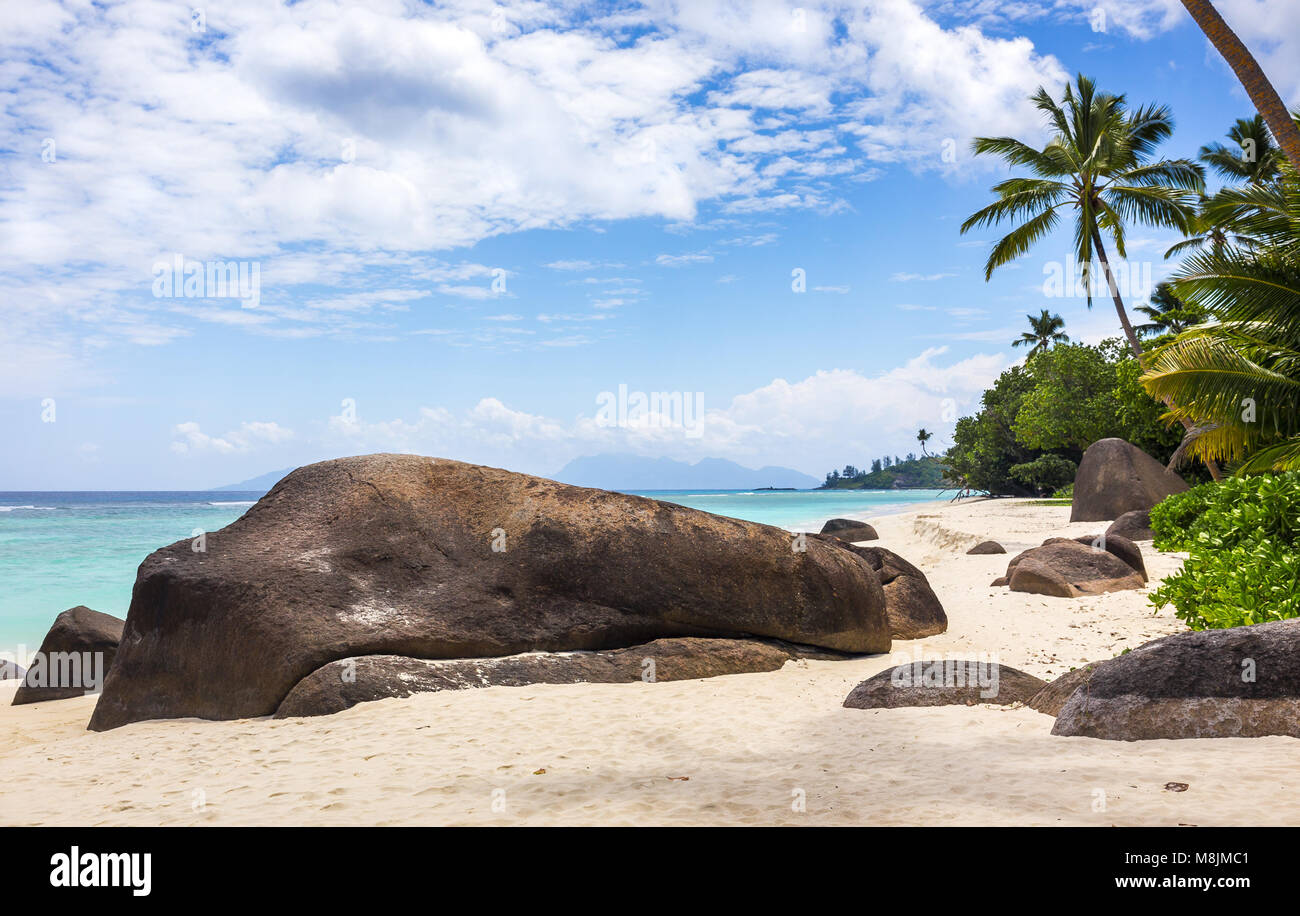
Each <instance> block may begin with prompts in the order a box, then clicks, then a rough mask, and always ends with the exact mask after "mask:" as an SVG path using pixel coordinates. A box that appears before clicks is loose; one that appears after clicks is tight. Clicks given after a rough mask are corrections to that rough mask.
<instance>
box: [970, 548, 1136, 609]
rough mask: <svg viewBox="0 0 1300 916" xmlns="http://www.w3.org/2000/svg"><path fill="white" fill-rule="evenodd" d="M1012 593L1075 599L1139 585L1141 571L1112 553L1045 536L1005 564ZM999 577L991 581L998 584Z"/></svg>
mask: <svg viewBox="0 0 1300 916" xmlns="http://www.w3.org/2000/svg"><path fill="white" fill-rule="evenodd" d="M1005 578H1006V579H1007V584H1008V585H1010V586H1011V590H1012V591H1013V592H1029V593H1031V594H1035V595H1051V596H1054V597H1057V598H1078V597H1079V596H1081V595H1100V594H1103V593H1104V592H1115V591H1120V590H1123V589H1129V588H1142V586H1143V585H1144V584H1145V580H1144V579H1143V577H1142V573H1140V572H1138V571H1137V570H1136V569H1134V568H1133V567H1132V566H1129V565H1128V564H1127V563H1125V562H1124V561H1123V560H1121V559H1119V558H1118V557H1117V556H1115V555H1114V554H1113V553H1109V552H1108V551H1105V550H1098V549H1096V548H1094V547H1092V546H1090V545H1085V544H1081V543H1079V542H1078V541H1073V540H1068V539H1055V540H1052V539H1049V542H1048V543H1046V544H1044V545H1043V546H1042V547H1035V548H1033V549H1032V550H1026V551H1025V552H1024V553H1022V554H1020V555H1019V556H1017V557H1015V559H1013V560H1012V561H1011V563H1010V564H1009V565H1008V567H1007V575H1006V577H1005ZM1000 581H1001V580H998V581H995V582H994V584H995V585H996V584H999V582H1000Z"/></svg>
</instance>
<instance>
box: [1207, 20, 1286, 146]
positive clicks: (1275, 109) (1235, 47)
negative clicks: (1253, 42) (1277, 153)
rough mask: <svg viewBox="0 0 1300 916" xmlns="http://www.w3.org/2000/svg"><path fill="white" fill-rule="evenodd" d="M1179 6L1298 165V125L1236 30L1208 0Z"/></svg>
mask: <svg viewBox="0 0 1300 916" xmlns="http://www.w3.org/2000/svg"><path fill="white" fill-rule="evenodd" d="M1183 6H1185V7H1186V8H1187V12H1188V13H1190V14H1191V16H1192V18H1193V19H1195V20H1196V24H1197V25H1198V26H1200V27H1201V31H1202V32H1204V33H1205V37H1206V38H1208V39H1209V40H1210V43H1211V44H1212V45H1214V47H1215V48H1217V49H1218V51H1219V53H1220V54H1222V55H1223V59H1224V60H1226V61H1227V62H1228V66H1230V67H1231V68H1232V70H1233V72H1234V73H1236V74H1237V79H1239V80H1241V85H1242V86H1243V87H1245V89H1246V94H1247V95H1249V96H1250V100H1251V102H1252V103H1254V105H1255V108H1256V109H1257V110H1258V111H1259V113H1260V114H1261V115H1263V116H1264V120H1265V121H1267V122H1268V126H1269V128H1270V129H1271V130H1272V131H1273V136H1274V137H1276V138H1277V142H1278V145H1279V146H1280V147H1281V148H1282V150H1283V152H1285V154H1286V157H1287V158H1288V159H1290V160H1291V164H1292V165H1293V166H1295V167H1296V168H1300V126H1297V125H1296V123H1295V121H1294V120H1292V118H1291V117H1290V115H1288V114H1287V110H1286V106H1285V105H1283V104H1282V97H1281V96H1279V95H1278V94H1277V90H1276V89H1274V88H1273V84H1272V83H1270V82H1269V81H1268V77H1267V76H1265V75H1264V70H1263V68H1261V67H1260V65H1259V61H1257V60H1255V56H1254V55H1253V54H1251V53H1250V49H1249V48H1247V47H1246V45H1245V44H1244V43H1243V42H1242V40H1241V39H1240V38H1238V37H1237V33H1236V32H1234V31H1232V29H1230V28H1229V27H1228V23H1226V22H1224V21H1223V17H1222V16H1220V15H1219V11H1218V10H1216V9H1215V8H1214V4H1213V3H1211V2H1210V0H1183Z"/></svg>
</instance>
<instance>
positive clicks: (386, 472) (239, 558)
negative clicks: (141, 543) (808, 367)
mask: <svg viewBox="0 0 1300 916" xmlns="http://www.w3.org/2000/svg"><path fill="white" fill-rule="evenodd" d="M206 547H207V550H206V552H202V553H196V552H194V551H193V550H191V548H190V544H189V542H188V541H181V542H179V543H177V544H173V545H171V546H170V547H166V548H163V549H162V550H159V551H157V552H155V553H153V554H151V555H150V556H149V557H147V558H146V559H145V561H144V562H143V563H142V564H141V565H140V572H139V575H138V577H137V579H136V584H135V590H134V593H133V596H132V601H131V610H130V613H129V614H128V616H127V622H126V632H125V635H124V637H123V640H122V647H121V649H120V650H119V653H118V657H117V661H116V663H115V664H114V666H113V670H112V671H111V672H110V674H109V677H108V681H107V683H106V684H105V686H104V694H103V696H102V697H101V698H100V701H99V704H98V706H97V707H96V709H95V713H94V716H93V717H92V719H91V723H90V727H91V728H92V729H94V730H104V729H108V728H115V727H117V726H119V725H124V724H126V723H127V722H134V721H137V720H140V719H153V718H172V717H178V716H198V717H202V718H212V719H232V718H240V717H245V716H263V715H270V714H272V713H274V712H275V711H276V709H277V708H278V707H279V705H280V702H281V701H282V700H283V699H284V698H285V696H286V695H287V694H288V693H289V691H290V690H291V689H292V688H293V687H294V685H295V684H297V683H298V682H299V681H300V680H302V679H303V678H304V677H306V676H307V675H309V674H311V672H313V671H315V670H316V669H317V668H320V667H321V666H322V665H326V664H328V663H329V662H331V661H334V660H336V659H340V658H348V657H351V656H360V655H404V656H410V657H414V658H474V657H482V656H504V655H514V654H517V653H520V652H533V651H547V652H553V651H563V650H574V649H593V650H594V649H611V648H620V647H626V646H633V645H638V644H640V643H644V642H648V641H650V640H654V639H659V638H664V637H682V636H711V637H735V636H759V637H766V638H774V639H782V640H786V641H789V642H793V643H800V644H805V645H814V646H820V647H823V648H829V649H836V650H841V651H845V652H883V651H885V650H887V649H888V648H889V645H890V638H889V621H888V618H887V617H886V615H885V595H884V590H883V589H882V588H881V585H880V581H879V577H878V575H877V574H876V573H875V571H874V570H872V568H871V567H870V566H869V565H868V564H867V563H865V562H863V561H862V559H861V558H859V557H856V556H854V555H853V554H852V553H851V552H850V551H847V550H844V549H842V548H840V547H838V546H832V545H830V544H826V543H823V542H821V541H818V540H816V539H814V538H809V539H807V543H806V549H802V550H800V549H794V545H793V544H792V541H791V537H790V534H789V533H788V532H786V531H783V530H781V529H779V528H774V527H771V526H768V525H759V524H755V523H753V522H744V521H739V520H736V519H730V518H722V517H721V516H717V515H711V514H709V513H707V512H700V511H698V510H695V509H687V508H685V507H684V506H677V505H673V504H671V503H664V502H659V501H657V500H652V499H645V498H643V497H638V496H628V495H626V494H622V493H611V492H606V491H603V490H590V489H585V488H582V487H574V486H568V485H565V484H560V483H556V482H555V481H551V480H544V479H542V478H539V477H531V476H529V475H526V474H515V473H511V472H509V471H503V470H498V469H495V468H487V467H480V466H477V465H471V464H464V463H462V462H458V461H443V460H433V459H429V458H422V457H418V456H415V455H367V456H362V457H356V458H342V459H338V460H335V461H326V462H322V463H320V464H314V465H310V466H307V467H303V468H299V469H298V470H296V471H294V472H293V473H292V474H290V475H289V476H287V477H285V478H284V479H283V480H281V481H280V482H279V483H277V484H276V485H275V487H274V488H273V489H272V490H271V492H270V493H268V494H267V495H266V496H264V497H263V498H262V499H261V500H259V501H258V502H257V504H256V505H254V506H253V507H252V508H250V509H249V510H248V512H247V513H245V515H244V516H243V517H242V518H240V519H239V520H238V521H236V522H234V523H233V524H231V525H230V526H228V527H226V528H223V529H221V530H220V531H216V532H212V533H209V534H208V535H207V543H206Z"/></svg>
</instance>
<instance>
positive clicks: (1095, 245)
mask: <svg viewBox="0 0 1300 916" xmlns="http://www.w3.org/2000/svg"><path fill="white" fill-rule="evenodd" d="M1032 98H1033V101H1034V104H1035V105H1036V106H1037V107H1038V108H1039V110H1041V111H1042V112H1043V113H1044V114H1045V115H1046V116H1047V120H1048V124H1049V126H1050V127H1051V128H1052V133H1053V136H1052V138H1051V139H1050V140H1049V141H1048V143H1047V145H1046V146H1045V147H1044V148H1043V149H1041V150H1038V149H1034V148H1033V147H1032V146H1030V145H1028V144H1027V143H1024V142H1022V141H1020V140H1016V139H1014V138H1011V137H979V138H977V139H976V140H975V142H974V150H975V153H976V155H981V154H985V153H987V154H991V155H996V156H1001V157H1002V158H1003V159H1004V160H1006V161H1007V163H1008V164H1010V165H1013V166H1023V167H1026V168H1028V169H1029V170H1030V171H1031V172H1032V173H1033V174H1034V176H1035V177H1032V178H1009V179H1007V180H1006V181H1003V182H1001V183H1000V184H997V185H995V186H994V188H993V191H994V193H995V194H997V196H998V197H997V200H995V201H994V202H993V203H991V204H989V205H988V206H987V207H985V208H983V209H982V210H980V211H978V212H976V213H975V214H974V215H972V216H971V217H970V218H969V219H967V220H966V222H964V223H963V224H962V227H961V231H962V232H963V233H966V232H969V231H970V230H971V229H973V228H975V227H977V226H990V225H996V224H998V223H1001V222H1002V221H1003V220H1012V221H1017V222H1019V225H1017V226H1016V228H1014V229H1013V230H1011V232H1010V233H1008V234H1007V235H1006V236H1005V237H1004V238H1003V239H1002V240H1001V241H999V242H998V243H997V244H996V245H994V246H993V249H992V251H991V252H990V253H989V258H988V262H987V263H986V264H985V267H984V276H985V279H988V278H990V277H992V275H993V271H994V270H996V269H997V268H998V267H1001V266H1003V265H1004V264H1007V263H1009V262H1011V261H1013V260H1015V259H1016V258H1018V257H1019V256H1020V255H1022V254H1024V253H1025V252H1026V251H1028V250H1029V248H1030V247H1031V246H1032V245H1033V244H1034V243H1035V242H1037V241H1039V240H1040V239H1042V238H1043V237H1044V236H1046V235H1047V234H1048V233H1050V232H1051V231H1052V230H1053V229H1055V228H1056V227H1057V226H1058V225H1059V224H1060V222H1061V219H1062V216H1063V215H1064V216H1067V217H1068V218H1069V219H1070V220H1071V221H1072V222H1073V224H1074V225H1073V229H1074V245H1075V251H1074V254H1075V257H1076V259H1077V261H1078V263H1079V264H1081V265H1083V266H1084V269H1085V276H1086V277H1087V279H1088V288H1087V292H1088V307H1089V308H1091V307H1092V275H1091V270H1090V267H1091V264H1092V262H1093V259H1094V257H1095V258H1096V260H1097V261H1098V262H1099V263H1100V265H1101V268H1102V274H1103V276H1104V277H1105V278H1106V282H1107V285H1108V286H1109V288H1110V294H1111V298H1112V299H1113V300H1114V303H1115V311H1116V313H1117V314H1118V316H1119V322H1120V325H1121V326H1122V327H1123V329H1124V336H1125V337H1126V338H1127V340H1128V344H1129V348H1130V349H1131V350H1132V351H1133V355H1134V356H1136V357H1137V358H1138V359H1139V360H1140V359H1142V344H1141V343H1140V342H1139V340H1138V337H1137V334H1136V333H1135V332H1134V330H1133V326H1132V324H1131V323H1130V322H1129V319H1128V313H1127V312H1125V310H1124V300H1123V299H1122V297H1121V296H1120V291H1119V287H1118V285H1117V284H1116V282H1115V277H1114V274H1113V272H1112V271H1111V267H1110V261H1109V259H1108V258H1107V255H1106V248H1105V245H1104V243H1103V233H1104V234H1106V235H1109V236H1110V238H1111V240H1112V241H1113V242H1114V243H1115V250H1116V252H1117V253H1118V254H1119V256H1120V257H1122V258H1123V257H1127V252H1126V251H1125V247H1124V237H1125V223H1126V222H1138V223H1143V224H1145V225H1149V226H1157V227H1166V228H1173V229H1177V230H1178V231H1180V232H1182V233H1183V234H1184V235H1190V234H1191V228H1192V226H1193V225H1194V221H1195V209H1194V207H1193V203H1194V201H1195V200H1196V194H1198V193H1199V192H1200V191H1202V190H1203V189H1204V187H1205V174H1204V171H1203V169H1202V168H1201V166H1200V165H1198V164H1197V163H1195V162H1191V161H1189V160H1186V159H1172V160H1171V159H1161V160H1158V161H1154V162H1152V161H1148V160H1149V159H1150V157H1151V154H1152V152H1153V151H1154V149H1155V146H1156V144H1158V143H1159V142H1160V141H1161V140H1164V139H1165V138H1167V137H1168V136H1169V135H1170V134H1171V133H1172V132H1173V121H1172V120H1171V118H1170V114H1169V110H1168V109H1167V108H1166V107H1164V106H1158V105H1150V106H1146V107H1143V108H1139V109H1137V110H1135V111H1129V110H1128V108H1127V107H1126V104H1125V98H1124V96H1122V95H1111V94H1109V93H1104V92H1098V91H1097V89H1096V85H1095V84H1094V83H1093V81H1092V80H1090V79H1088V78H1087V77H1085V76H1083V75H1082V74H1080V75H1079V76H1078V77H1077V78H1076V80H1075V86H1066V88H1065V95H1064V97H1063V100H1062V103H1061V104H1059V105H1058V104H1057V103H1056V101H1055V100H1054V99H1053V98H1052V97H1051V95H1049V94H1048V92H1047V90H1046V89H1043V88H1041V87H1040V88H1039V90H1038V92H1037V93H1035V94H1034V95H1033V97H1032Z"/></svg>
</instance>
